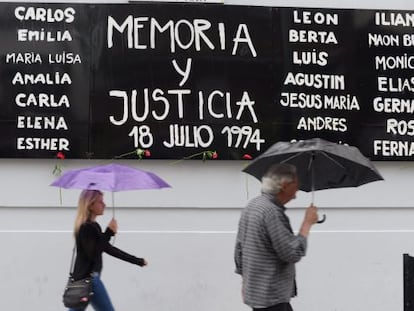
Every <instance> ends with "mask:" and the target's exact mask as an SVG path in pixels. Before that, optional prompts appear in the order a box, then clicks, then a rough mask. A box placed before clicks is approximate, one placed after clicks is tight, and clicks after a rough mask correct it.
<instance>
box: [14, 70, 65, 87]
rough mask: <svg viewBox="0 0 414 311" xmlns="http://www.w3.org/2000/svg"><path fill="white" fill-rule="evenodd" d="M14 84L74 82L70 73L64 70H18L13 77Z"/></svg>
mask: <svg viewBox="0 0 414 311" xmlns="http://www.w3.org/2000/svg"><path fill="white" fill-rule="evenodd" d="M12 84H13V85H16V84H20V85H28V84H49V85H51V84H52V85H53V84H72V79H71V78H70V76H69V74H68V73H66V72H64V73H63V74H61V73H60V72H55V73H54V74H53V73H21V72H16V74H15V75H14V77H13V79H12Z"/></svg>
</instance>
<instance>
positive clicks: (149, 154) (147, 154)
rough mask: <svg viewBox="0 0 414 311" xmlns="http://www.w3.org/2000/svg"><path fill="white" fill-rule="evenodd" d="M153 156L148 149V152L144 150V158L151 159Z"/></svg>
mask: <svg viewBox="0 0 414 311" xmlns="http://www.w3.org/2000/svg"><path fill="white" fill-rule="evenodd" d="M150 156H151V151H149V150H148V149H147V150H144V157H147V158H148V157H150Z"/></svg>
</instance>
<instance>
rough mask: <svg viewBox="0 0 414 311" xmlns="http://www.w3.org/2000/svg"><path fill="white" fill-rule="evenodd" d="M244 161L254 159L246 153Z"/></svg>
mask: <svg viewBox="0 0 414 311" xmlns="http://www.w3.org/2000/svg"><path fill="white" fill-rule="evenodd" d="M243 159H244V160H251V159H253V157H252V156H251V155H250V154H247V153H246V154H244V155H243Z"/></svg>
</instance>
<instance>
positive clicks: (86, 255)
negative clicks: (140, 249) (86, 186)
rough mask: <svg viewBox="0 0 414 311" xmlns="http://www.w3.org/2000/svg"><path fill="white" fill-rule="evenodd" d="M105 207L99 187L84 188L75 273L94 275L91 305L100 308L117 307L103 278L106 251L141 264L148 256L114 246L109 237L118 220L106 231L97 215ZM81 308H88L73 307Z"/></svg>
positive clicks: (76, 275)
mask: <svg viewBox="0 0 414 311" xmlns="http://www.w3.org/2000/svg"><path fill="white" fill-rule="evenodd" d="M104 210H105V203H104V201H103V193H102V192H100V191H98V190H83V191H82V193H81V194H80V197H79V203H78V211H77V216H76V220H75V229H74V235H75V240H76V260H75V266H74V269H73V275H72V277H73V278H74V280H80V279H82V278H85V277H87V276H89V275H91V276H92V286H93V292H94V294H93V295H92V298H91V301H90V302H91V305H92V307H93V308H94V309H95V310H96V311H114V310H115V309H114V307H113V305H112V302H111V299H110V298H109V295H108V293H107V291H106V289H105V286H104V284H103V283H102V281H101V279H100V274H101V271H102V253H103V252H105V253H107V254H109V255H111V256H114V257H116V258H119V259H121V260H124V261H127V262H129V263H132V264H136V265H138V266H141V267H142V266H146V265H147V262H146V260H145V259H144V258H138V257H135V256H132V255H130V254H127V253H125V252H124V251H122V250H120V249H118V248H116V247H114V246H113V245H111V244H110V243H109V240H110V238H111V237H112V236H114V235H115V234H116V232H117V230H118V224H117V222H116V220H115V219H112V220H111V221H110V222H109V224H108V227H107V228H106V230H105V232H102V229H101V226H100V225H99V224H98V223H97V222H96V217H97V216H99V215H102V214H103V213H104ZM69 310H70V311H81V310H84V309H69Z"/></svg>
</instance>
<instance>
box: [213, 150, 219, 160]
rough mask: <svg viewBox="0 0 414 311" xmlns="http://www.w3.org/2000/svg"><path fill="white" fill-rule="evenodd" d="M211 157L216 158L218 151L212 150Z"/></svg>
mask: <svg viewBox="0 0 414 311" xmlns="http://www.w3.org/2000/svg"><path fill="white" fill-rule="evenodd" d="M211 158H212V159H217V158H218V153H217V152H216V151H214V152H213V153H212V155H211Z"/></svg>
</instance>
